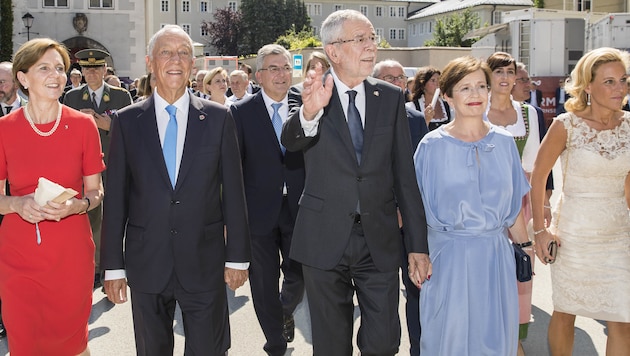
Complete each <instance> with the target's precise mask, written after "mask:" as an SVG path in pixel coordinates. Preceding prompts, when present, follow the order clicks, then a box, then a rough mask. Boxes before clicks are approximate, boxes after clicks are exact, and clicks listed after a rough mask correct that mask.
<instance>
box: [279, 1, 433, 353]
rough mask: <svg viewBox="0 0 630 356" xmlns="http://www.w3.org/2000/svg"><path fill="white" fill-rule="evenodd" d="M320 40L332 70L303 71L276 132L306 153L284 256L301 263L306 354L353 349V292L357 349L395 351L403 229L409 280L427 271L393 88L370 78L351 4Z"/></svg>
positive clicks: (371, 60) (372, 46)
mask: <svg viewBox="0 0 630 356" xmlns="http://www.w3.org/2000/svg"><path fill="white" fill-rule="evenodd" d="M321 38H322V41H323V43H324V49H325V51H326V55H327V56H328V58H329V60H330V63H331V64H332V68H331V70H330V72H327V73H326V77H325V81H323V79H322V78H323V73H322V70H321V67H318V68H317V69H316V70H310V71H309V72H308V74H307V77H306V80H305V81H304V83H303V88H304V89H303V91H302V96H301V97H299V96H295V97H293V96H291V97H290V102H291V101H296V104H297V106H299V108H298V109H296V110H293V111H292V113H291V115H290V118H289V121H287V122H286V123H285V125H284V128H283V131H282V143H283V145H284V146H285V147H286V148H287V150H289V151H300V150H301V151H303V152H304V163H305V167H306V169H305V171H306V179H305V186H304V193H303V194H302V197H301V198H300V210H299V212H298V217H297V220H296V222H295V230H294V234H293V241H292V245H291V258H293V259H295V260H297V261H299V262H301V263H302V269H303V273H304V282H305V286H306V293H307V295H308V302H309V307H310V314H311V322H312V330H313V354H314V355H316V356H318V355H351V354H352V327H353V314H354V305H353V301H352V300H353V294H354V292H355V291H356V294H357V298H358V301H359V308H360V309H361V327H360V330H359V334H358V340H357V345H358V346H359V349H360V352H361V353H362V354H364V355H394V354H396V353H397V352H398V347H399V345H400V320H399V317H398V294H399V290H398V287H399V278H398V268H399V266H400V250H401V248H402V246H401V239H400V230H399V227H398V219H397V214H396V207H397V206H398V207H399V209H400V213H401V215H402V221H403V224H404V226H405V243H406V246H407V248H408V249H409V252H410V253H409V256H408V263H409V273H410V276H411V279H412V281H413V282H414V283H415V284H416V285H417V286H418V287H419V286H420V285H421V283H422V282H423V281H424V280H425V279H426V278H427V275H428V274H430V261H429V256H428V246H427V236H426V234H427V227H426V219H425V216H424V208H423V205H422V200H421V197H420V192H419V190H418V185H417V183H416V176H415V172H414V167H413V161H412V152H411V140H410V135H409V125H408V124H407V116H406V114H405V107H404V102H405V100H404V98H403V93H402V90H400V88H397V87H395V86H393V85H391V84H389V83H386V82H384V81H381V80H378V79H374V78H371V77H368V76H369V75H370V74H371V73H372V69H373V68H374V64H375V61H376V49H377V38H376V35H375V31H374V27H373V26H372V24H371V23H370V21H369V20H368V19H367V18H366V17H365V16H364V15H362V14H361V13H360V12H358V11H355V10H340V11H336V12H334V13H332V14H331V15H329V16H328V18H327V19H326V20H325V21H324V22H323V24H322V27H321Z"/></svg>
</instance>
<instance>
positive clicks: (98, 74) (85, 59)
mask: <svg viewBox="0 0 630 356" xmlns="http://www.w3.org/2000/svg"><path fill="white" fill-rule="evenodd" d="M75 57H76V58H77V59H78V60H79V65H80V66H81V70H82V71H83V76H84V78H85V82H86V83H85V84H83V85H81V86H80V87H78V88H76V89H72V90H70V91H68V92H67V93H66V94H65V96H64V97H63V103H64V104H65V105H67V106H69V107H71V108H73V109H76V110H80V111H81V112H84V113H86V114H88V115H91V116H92V117H93V118H94V121H95V122H96V126H97V127H98V132H99V135H100V137H101V146H102V147H103V160H104V161H105V162H107V155H108V153H109V129H110V126H111V121H112V119H111V116H112V114H113V113H114V112H116V110H119V109H122V108H124V107H125V106H127V105H130V104H131V102H132V99H131V95H130V94H129V92H128V91H127V90H125V89H123V88H119V87H114V86H111V85H109V84H107V83H105V80H104V78H105V73H106V70H107V62H106V61H105V59H106V58H107V57H109V53H107V52H105V51H102V50H100V49H84V50H81V51H79V52H77V53H76V54H75ZM102 176H103V184H105V182H106V181H107V176H106V172H105V171H103V173H102ZM102 209H103V208H102V205H101V206H99V207H97V208H96V209H92V210H90V211H88V213H87V214H88V216H89V218H90V226H91V227H92V236H93V238H94V245H95V246H96V250H95V251H94V253H95V254H94V263H95V264H94V288H98V287H100V286H101V278H102V276H101V266H100V264H101V258H100V255H101V224H102V221H103V210H102Z"/></svg>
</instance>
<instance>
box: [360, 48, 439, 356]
mask: <svg viewBox="0 0 630 356" xmlns="http://www.w3.org/2000/svg"><path fill="white" fill-rule="evenodd" d="M372 76H373V77H374V78H378V79H381V80H384V81H386V82H388V83H392V84H393V85H395V86H397V87H399V88H400V89H401V90H402V91H403V93H404V91H405V89H406V88H407V76H406V75H405V70H404V67H403V66H402V64H400V63H399V62H398V61H395V60H393V59H386V60H384V61H380V62H378V63H376V65H375V66H374V70H373V71H372ZM405 111H406V112H407V119H408V121H409V133H410V134H411V146H412V150H413V151H414V152H415V149H416V147H417V146H418V144H419V143H420V140H422V137H424V135H426V134H427V133H428V132H429V128H428V127H427V122H426V121H425V118H424V114H423V113H422V112H420V111H418V110H416V108H415V105H414V103H412V102H408V103H405ZM400 232H401V236H402V239H403V244H402V247H403V248H402V253H401V256H402V259H401V265H400V268H401V269H402V281H403V284H404V285H405V297H406V300H407V301H406V303H405V312H406V315H407V332H408V333H409V345H410V348H409V352H410V354H411V355H419V354H420V289H418V287H416V286H415V284H414V283H413V282H412V281H411V279H409V271H408V270H407V267H408V265H407V254H408V251H407V246H406V245H405V241H404V236H405V235H404V229H403V227H402V226H401V230H400Z"/></svg>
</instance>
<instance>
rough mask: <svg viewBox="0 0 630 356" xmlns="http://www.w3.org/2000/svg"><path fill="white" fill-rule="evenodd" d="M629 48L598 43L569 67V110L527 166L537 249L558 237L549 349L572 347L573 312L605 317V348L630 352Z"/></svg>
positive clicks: (542, 251)
mask: <svg viewBox="0 0 630 356" xmlns="http://www.w3.org/2000/svg"><path fill="white" fill-rule="evenodd" d="M629 66H630V59H629V57H628V53H626V52H622V51H619V50H617V49H614V48H599V49H596V50H593V51H591V52H589V53H587V54H586V55H584V56H583V57H582V58H581V59H580V61H579V62H578V64H577V65H576V67H575V69H574V70H573V72H572V73H571V83H570V84H568V85H567V86H568V88H567V90H568V92H569V93H570V94H571V97H572V98H571V99H569V100H568V101H567V102H566V103H565V108H566V110H567V112H566V113H564V114H562V115H560V116H558V117H557V118H556V119H555V120H554V122H553V123H552V124H551V127H550V128H549V131H548V132H547V136H546V137H545V139H544V140H543V143H542V145H541V147H540V150H539V152H538V156H537V158H536V162H535V164H534V171H533V173H532V191H531V199H532V207H533V209H532V213H533V217H534V234H535V236H536V254H537V255H538V258H539V259H540V260H541V261H542V262H543V263H545V261H544V259H545V258H548V259H549V258H551V256H550V254H549V252H548V251H547V246H548V245H549V243H550V242H551V241H552V240H556V242H557V243H558V246H559V247H558V252H557V256H556V259H555V263H554V264H552V265H551V281H552V287H553V305H554V312H553V315H552V316H551V321H550V322H549V333H548V337H549V346H550V349H551V354H552V355H553V356H556V355H571V354H572V350H573V335H574V330H573V329H574V323H575V316H576V315H580V316H585V317H588V318H594V319H598V320H605V321H607V326H608V342H607V344H606V349H607V350H606V354H607V355H628V352H630V351H629V350H630V297H629V296H630V217H629V215H628V201H627V199H626V194H627V191H628V188H630V178H629V176H628V172H629V171H630V112H624V111H621V105H622V100H623V97H624V95H625V90H626V79H627V77H628V75H627V74H626V69H627V68H628V67H629ZM558 157H560V160H561V162H562V171H563V187H562V195H561V198H560V201H559V203H558V206H557V207H556V211H555V212H554V217H553V219H552V221H553V224H552V228H551V229H549V230H548V229H546V228H545V223H544V217H543V209H544V207H543V205H544V204H543V199H544V195H545V182H546V179H547V174H548V173H549V171H550V170H551V168H552V166H553V165H554V163H555V162H556V159H557V158H558Z"/></svg>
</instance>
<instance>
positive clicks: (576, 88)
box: [564, 47, 630, 112]
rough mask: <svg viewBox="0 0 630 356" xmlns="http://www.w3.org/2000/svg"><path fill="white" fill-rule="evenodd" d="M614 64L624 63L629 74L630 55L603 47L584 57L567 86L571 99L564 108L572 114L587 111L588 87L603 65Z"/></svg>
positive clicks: (572, 72) (572, 73)
mask: <svg viewBox="0 0 630 356" xmlns="http://www.w3.org/2000/svg"><path fill="white" fill-rule="evenodd" d="M613 62H620V63H622V64H623V65H624V67H625V68H626V72H627V71H628V68H629V67H630V54H629V53H628V52H625V51H620V50H618V49H616V48H610V47H601V48H597V49H594V50H592V51H590V52H588V53H586V54H585V55H584V56H582V58H580V60H579V61H578V63H577V65H576V66H575V68H574V69H573V71H571V81H570V82H568V83H567V84H566V85H565V90H566V91H567V93H569V94H570V95H571V98H569V100H567V101H566V103H564V108H565V109H566V110H567V111H571V112H578V111H582V110H584V109H586V107H587V106H588V104H587V101H588V98H587V96H588V95H587V94H586V91H585V90H586V87H587V86H588V85H589V84H590V83H591V82H592V81H593V78H595V74H596V73H597V70H598V69H599V67H600V66H601V65H602V64H606V63H613ZM620 109H621V108H620Z"/></svg>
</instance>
